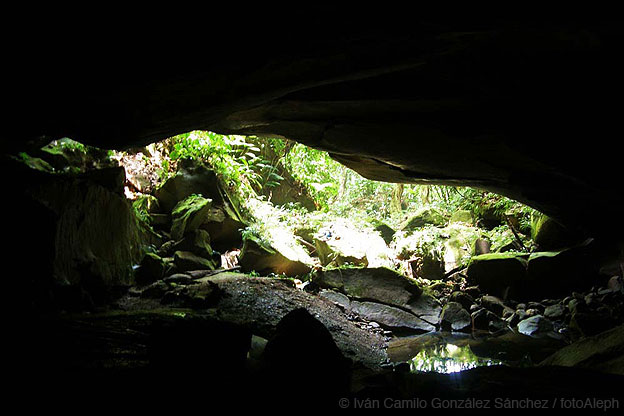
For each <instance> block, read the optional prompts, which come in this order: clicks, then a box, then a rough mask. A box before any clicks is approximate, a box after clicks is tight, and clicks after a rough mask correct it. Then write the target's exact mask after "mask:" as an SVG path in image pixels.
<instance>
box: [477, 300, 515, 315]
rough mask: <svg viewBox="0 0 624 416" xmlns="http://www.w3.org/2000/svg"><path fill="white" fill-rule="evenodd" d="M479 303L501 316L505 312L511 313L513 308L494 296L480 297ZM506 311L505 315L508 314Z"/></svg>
mask: <svg viewBox="0 0 624 416" xmlns="http://www.w3.org/2000/svg"><path fill="white" fill-rule="evenodd" d="M481 305H482V306H483V307H484V308H486V309H487V310H489V311H491V312H493V313H495V314H496V316H499V317H502V316H503V315H504V314H505V312H506V311H507V312H511V313H513V310H512V309H511V308H509V307H507V306H505V304H504V303H503V301H502V300H500V299H499V298H497V297H496V296H491V295H486V296H483V297H482V298H481ZM509 314H510V313H508V314H507V315H509Z"/></svg>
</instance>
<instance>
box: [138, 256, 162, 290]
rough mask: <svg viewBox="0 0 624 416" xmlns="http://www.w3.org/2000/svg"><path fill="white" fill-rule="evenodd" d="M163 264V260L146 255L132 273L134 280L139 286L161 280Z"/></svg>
mask: <svg viewBox="0 0 624 416" xmlns="http://www.w3.org/2000/svg"><path fill="white" fill-rule="evenodd" d="M164 274H165V263H164V262H163V259H162V258H160V257H159V256H158V255H156V254H153V253H146V254H145V257H143V260H142V261H141V264H140V265H139V267H138V268H137V270H136V271H135V272H134V278H135V280H136V282H137V283H138V284H140V285H145V284H149V283H153V282H155V281H156V280H160V279H162V278H163V276H164Z"/></svg>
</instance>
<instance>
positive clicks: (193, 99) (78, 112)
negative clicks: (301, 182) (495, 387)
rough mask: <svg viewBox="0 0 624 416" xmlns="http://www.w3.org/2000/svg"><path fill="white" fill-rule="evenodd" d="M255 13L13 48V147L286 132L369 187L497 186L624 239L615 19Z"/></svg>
mask: <svg viewBox="0 0 624 416" xmlns="http://www.w3.org/2000/svg"><path fill="white" fill-rule="evenodd" d="M248 11H249V13H245V14H244V15H243V14H241V13H234V14H232V16H235V17H236V19H234V20H235V22H236V23H235V24H231V23H230V22H229V21H227V19H214V20H212V21H210V22H206V21H194V20H192V21H189V22H188V23H185V24H184V25H183V26H184V30H162V29H163V27H167V26H166V24H168V25H169V26H170V25H171V22H169V21H150V22H149V23H145V24H141V23H140V22H138V21H136V20H132V18H131V17H129V18H128V21H125V20H123V19H122V21H121V22H120V23H119V24H118V25H116V26H115V28H114V30H113V29H112V28H111V27H110V25H109V23H110V22H108V23H106V24H101V25H100V24H98V23H97V22H92V21H88V22H72V24H73V25H71V26H64V25H62V24H55V25H54V29H55V30H51V31H48V32H45V33H47V36H44V37H40V38H38V39H37V42H26V43H25V44H22V45H17V46H15V47H14V49H12V50H11V51H12V52H13V53H15V54H16V55H17V56H18V57H19V60H18V61H19V62H20V65H19V69H17V70H16V71H15V74H12V75H13V77H9V78H7V79H11V80H12V82H11V83H10V85H8V97H10V98H11V100H12V102H13V103H14V105H13V107H12V110H11V111H12V114H11V117H9V118H8V119H9V125H8V127H7V129H6V130H5V135H6V137H7V140H4V141H3V149H4V151H5V152H11V151H16V150H21V149H23V148H24V147H27V146H28V141H37V140H46V139H51V138H58V137H62V136H69V137H72V138H74V139H76V140H79V141H82V142H85V143H90V144H94V145H98V146H101V147H105V148H123V147H128V146H132V145H142V144H146V143H150V142H153V141H155V140H160V139H163V138H166V137H169V136H171V135H174V134H177V133H182V132H185V131H190V130H193V129H209V130H213V131H216V132H219V133H238V134H258V135H271V136H282V137H287V138H290V139H294V140H297V141H300V142H302V143H304V144H307V145H309V146H312V147H316V148H319V149H323V150H327V151H329V152H330V154H331V155H332V156H333V157H334V158H335V159H336V160H338V161H340V162H342V163H344V164H345V165H347V166H349V167H351V168H353V169H354V170H356V171H358V172H359V173H360V174H362V175H363V176H365V177H368V178H371V179H378V180H386V181H393V182H406V183H435V184H451V185H469V186H475V187H479V188H483V189H488V190H491V191H495V192H499V193H501V194H504V195H507V196H510V197H512V198H515V199H518V200H520V201H522V202H525V203H528V204H529V205H532V206H534V207H535V208H538V209H540V210H542V211H544V212H546V213H547V214H548V215H550V216H552V217H554V218H556V219H557V220H559V221H561V222H563V223H566V224H568V225H574V226H578V227H579V228H581V229H582V230H584V231H586V232H587V233H588V234H592V235H595V234H600V233H604V234H609V235H618V234H620V233H621V231H622V229H623V228H624V220H623V219H622V216H621V206H622V203H623V202H624V195H623V192H622V187H621V183H622V168H621V154H620V152H618V150H617V142H618V140H619V139H618V133H619V130H620V123H619V114H620V112H621V103H620V102H619V97H620V96H621V93H622V77H621V73H622V69H623V68H622V63H621V62H620V59H619V56H618V54H617V53H616V51H617V50H619V46H620V45H621V40H622V30H621V24H619V22H615V21H604V20H596V19H594V20H592V19H591V18H589V17H585V18H583V19H582V20H576V21H572V20H564V19H560V20H548V21H546V20H543V19H542V20H540V19H535V18H531V19H524V18H521V17H518V18H506V19H486V18H479V19H468V18H466V19H463V20H460V19H454V18H451V17H449V16H448V15H444V16H433V15H432V16H427V15H426V14H422V15H419V16H417V17H414V16H413V15H402V14H401V13H396V12H395V11H387V12H384V11H376V12H375V13H368V14H362V13H353V10H337V9H335V8H332V7H319V8H315V9H313V10H311V9H306V8H302V9H301V10H298V11H292V13H290V14H289V15H288V16H286V17H284V18H279V17H277V16H274V15H271V14H270V13H259V14H254V13H253V12H254V10H248ZM230 12H232V10H230ZM38 27H39V26H38ZM46 27H47V26H46V25H43V29H41V30H42V33H43V31H44V29H45V28H46ZM159 29H160V30H159ZM137 34H140V36H136V35H137ZM85 45H86V46H85ZM42 137H43V139H41V138H42Z"/></svg>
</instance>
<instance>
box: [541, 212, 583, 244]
mask: <svg viewBox="0 0 624 416" xmlns="http://www.w3.org/2000/svg"><path fill="white" fill-rule="evenodd" d="M531 238H532V239H533V241H534V242H535V244H537V246H538V247H539V249H540V250H545V251H550V250H558V249H562V248H564V247H570V246H573V245H574V244H576V243H578V238H575V236H574V235H573V233H572V232H570V230H568V229H567V228H565V227H564V226H562V225H561V224H559V223H558V222H556V221H555V220H553V219H552V218H549V217H547V216H545V215H540V216H539V217H537V218H536V219H534V220H533V221H532V222H531Z"/></svg>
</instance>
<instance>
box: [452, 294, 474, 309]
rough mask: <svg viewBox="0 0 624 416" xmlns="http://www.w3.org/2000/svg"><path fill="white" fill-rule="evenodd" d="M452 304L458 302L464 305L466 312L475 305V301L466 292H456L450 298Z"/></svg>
mask: <svg viewBox="0 0 624 416" xmlns="http://www.w3.org/2000/svg"><path fill="white" fill-rule="evenodd" d="M449 300H450V301H451V302H457V303H459V304H461V305H462V307H463V308H464V309H466V310H470V307H471V306H472V305H474V304H475V300H474V298H473V297H472V296H470V295H469V294H468V293H466V292H461V291H456V292H453V293H451V297H450V298H449Z"/></svg>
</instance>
